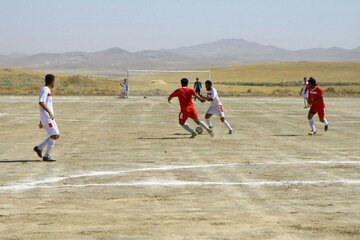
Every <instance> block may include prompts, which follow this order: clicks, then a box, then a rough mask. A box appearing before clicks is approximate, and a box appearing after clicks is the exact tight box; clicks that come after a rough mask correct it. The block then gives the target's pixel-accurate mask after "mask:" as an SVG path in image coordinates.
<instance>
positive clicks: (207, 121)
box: [205, 113, 213, 129]
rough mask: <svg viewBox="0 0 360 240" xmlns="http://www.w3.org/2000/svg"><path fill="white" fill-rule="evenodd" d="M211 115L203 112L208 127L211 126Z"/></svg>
mask: <svg viewBox="0 0 360 240" xmlns="http://www.w3.org/2000/svg"><path fill="white" fill-rule="evenodd" d="M211 117H212V114H210V113H206V114H205V121H206V123H207V124H208V126H209V128H210V129H212V128H213V125H212V123H211V121H210V118H211Z"/></svg>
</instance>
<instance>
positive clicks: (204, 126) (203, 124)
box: [199, 121, 210, 130]
mask: <svg viewBox="0 0 360 240" xmlns="http://www.w3.org/2000/svg"><path fill="white" fill-rule="evenodd" d="M199 125H200V126H201V127H202V128H205V129H206V130H210V128H209V127H208V126H207V125H206V124H205V123H204V122H203V121H200V124H199Z"/></svg>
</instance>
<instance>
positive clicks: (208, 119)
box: [205, 118, 212, 127]
mask: <svg viewBox="0 0 360 240" xmlns="http://www.w3.org/2000/svg"><path fill="white" fill-rule="evenodd" d="M205 121H206V123H207V124H208V126H209V127H210V126H212V124H211V121H210V118H205Z"/></svg>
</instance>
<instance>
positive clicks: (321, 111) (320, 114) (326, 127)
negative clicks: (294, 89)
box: [318, 108, 329, 132]
mask: <svg viewBox="0 0 360 240" xmlns="http://www.w3.org/2000/svg"><path fill="white" fill-rule="evenodd" d="M318 115H319V120H320V122H323V123H324V124H325V126H324V131H325V132H326V131H327V130H329V122H328V121H327V120H326V118H325V108H323V109H320V110H319V112H318Z"/></svg>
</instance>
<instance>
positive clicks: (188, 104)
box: [169, 87, 195, 112]
mask: <svg viewBox="0 0 360 240" xmlns="http://www.w3.org/2000/svg"><path fill="white" fill-rule="evenodd" d="M194 95H195V90H194V89H192V88H188V87H182V88H178V89H176V90H175V91H174V92H173V93H172V94H171V95H170V96H169V98H170V99H171V98H173V97H178V98H179V102H180V108H181V112H191V111H194V110H195V107H194V104H193V102H192V96H194Z"/></svg>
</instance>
